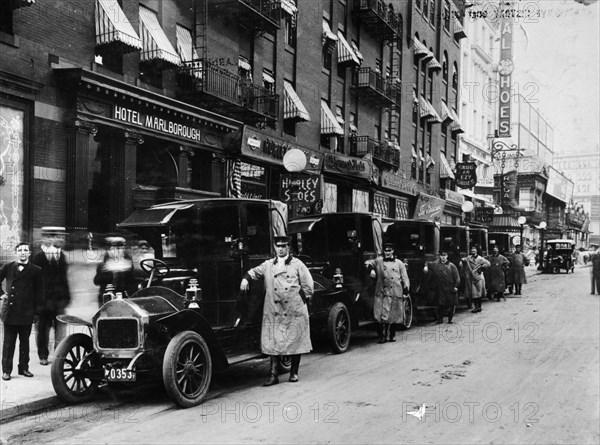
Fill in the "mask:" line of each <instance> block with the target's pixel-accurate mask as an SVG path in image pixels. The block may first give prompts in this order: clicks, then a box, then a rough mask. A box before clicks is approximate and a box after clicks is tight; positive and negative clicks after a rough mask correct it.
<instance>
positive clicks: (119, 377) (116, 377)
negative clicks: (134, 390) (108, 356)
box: [104, 368, 136, 382]
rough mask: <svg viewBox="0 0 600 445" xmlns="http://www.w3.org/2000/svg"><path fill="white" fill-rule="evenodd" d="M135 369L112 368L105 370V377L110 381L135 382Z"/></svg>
mask: <svg viewBox="0 0 600 445" xmlns="http://www.w3.org/2000/svg"><path fill="white" fill-rule="evenodd" d="M135 377H136V375H135V371H134V370H133V369H124V368H110V369H105V370H104V378H105V379H106V380H107V381H109V382H135Z"/></svg>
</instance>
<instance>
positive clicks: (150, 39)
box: [140, 5, 181, 66]
mask: <svg viewBox="0 0 600 445" xmlns="http://www.w3.org/2000/svg"><path fill="white" fill-rule="evenodd" d="M140 36H141V38H142V52H141V53H140V61H141V62H152V61H156V60H160V61H162V62H166V63H168V64H171V65H175V66H179V65H181V58H180V57H179V55H178V54H177V51H175V48H173V45H171V42H170V41H169V39H168V38H167V36H166V34H165V32H164V31H163V29H162V27H161V26H160V23H158V17H157V16H156V13H154V12H153V11H151V10H150V9H148V8H146V7H144V6H142V5H140Z"/></svg>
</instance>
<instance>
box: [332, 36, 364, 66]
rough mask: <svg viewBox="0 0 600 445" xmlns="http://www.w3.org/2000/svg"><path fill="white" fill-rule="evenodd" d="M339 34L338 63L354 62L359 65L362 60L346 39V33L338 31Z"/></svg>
mask: <svg viewBox="0 0 600 445" xmlns="http://www.w3.org/2000/svg"><path fill="white" fill-rule="evenodd" d="M337 36H338V41H337V53H338V63H353V64H355V65H357V66H360V64H361V61H360V60H359V58H358V57H357V56H356V54H355V53H354V50H353V49H352V48H351V47H350V45H349V44H348V41H347V40H346V38H345V37H344V35H343V34H342V33H341V32H339V31H338V34H337Z"/></svg>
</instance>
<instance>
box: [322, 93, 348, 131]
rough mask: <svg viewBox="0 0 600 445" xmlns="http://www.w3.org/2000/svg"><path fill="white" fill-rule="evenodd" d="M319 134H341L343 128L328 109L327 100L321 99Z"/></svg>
mask: <svg viewBox="0 0 600 445" xmlns="http://www.w3.org/2000/svg"><path fill="white" fill-rule="evenodd" d="M321 134H339V135H343V134H344V130H343V129H342V127H340V124H339V123H338V121H337V119H336V118H335V116H334V114H333V112H332V111H331V110H330V109H329V105H327V102H325V101H324V100H322V99H321Z"/></svg>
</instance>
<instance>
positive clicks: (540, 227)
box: [538, 221, 547, 271]
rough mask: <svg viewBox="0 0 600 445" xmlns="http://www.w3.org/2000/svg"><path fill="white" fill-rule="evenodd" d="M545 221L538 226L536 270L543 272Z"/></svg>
mask: <svg viewBox="0 0 600 445" xmlns="http://www.w3.org/2000/svg"><path fill="white" fill-rule="evenodd" d="M546 226H547V224H546V221H542V222H541V223H540V225H539V226H538V227H539V229H540V260H539V266H538V270H542V271H543V270H544V231H545V230H546Z"/></svg>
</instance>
